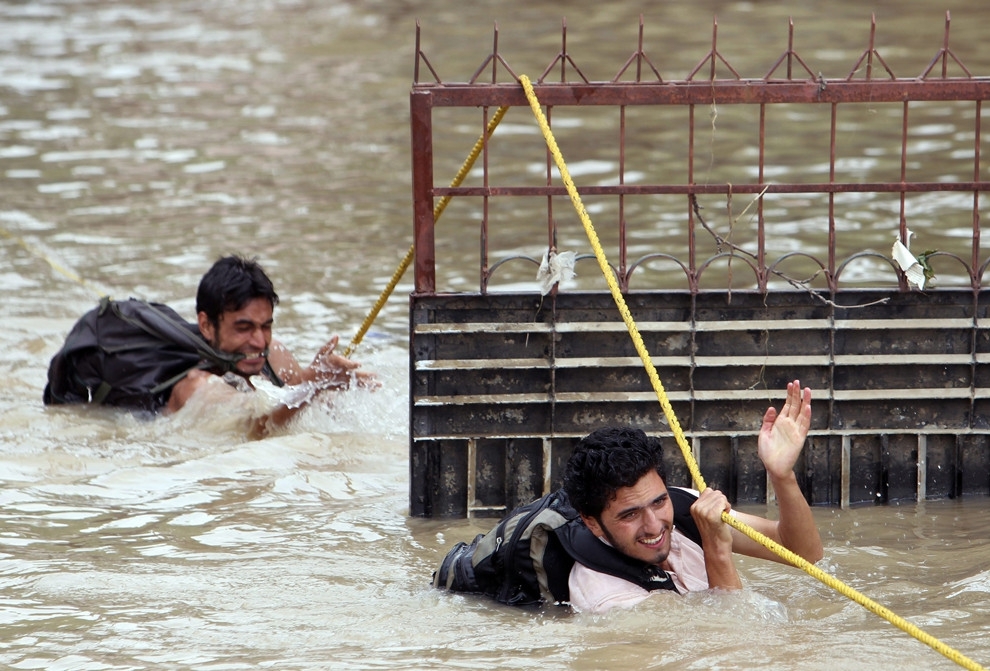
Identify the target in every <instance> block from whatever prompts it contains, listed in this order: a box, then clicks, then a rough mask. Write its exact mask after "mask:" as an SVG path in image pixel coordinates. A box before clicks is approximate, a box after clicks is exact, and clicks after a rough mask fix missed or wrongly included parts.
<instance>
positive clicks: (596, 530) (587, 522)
mask: <svg viewBox="0 0 990 671" xmlns="http://www.w3.org/2000/svg"><path fill="white" fill-rule="evenodd" d="M581 521H582V522H584V526H586V527H588V529H589V530H590V531H591V533H593V534H595V536H598V537H599V538H601V537H602V536H604V535H605V533H604V531H603V530H602V527H601V525H599V524H598V520H596V519H595V518H594V517H588V516H587V515H581Z"/></svg>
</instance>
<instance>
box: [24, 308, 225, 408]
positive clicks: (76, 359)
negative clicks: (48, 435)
mask: <svg viewBox="0 0 990 671" xmlns="http://www.w3.org/2000/svg"><path fill="white" fill-rule="evenodd" d="M239 359H240V356H239V355H236V354H227V353H224V352H218V351H216V350H214V349H213V348H212V347H210V346H209V344H207V342H206V341H205V340H204V339H203V336H202V335H200V332H199V328H198V327H197V326H196V325H195V324H192V323H190V322H187V321H186V320H184V319H183V318H182V317H180V316H179V314H178V313H177V312H175V310H173V309H172V308H170V307H168V306H167V305H163V304H161V303H149V302H147V301H142V300H139V299H136V298H131V299H128V300H126V301H115V300H111V299H110V298H108V297H103V298H101V299H100V304H99V306H98V307H96V308H94V309H92V310H90V311H89V312H87V313H86V314H85V315H83V316H82V317H81V318H80V319H79V321H77V322H76V324H75V326H73V327H72V330H71V331H69V335H68V336H66V339H65V344H64V345H63V346H62V349H60V350H59V351H58V352H57V353H56V354H55V356H54V357H52V360H51V363H50V364H49V366H48V383H47V384H46V385H45V391H44V396H43V400H44V403H45V405H57V404H63V403H97V404H100V403H102V404H105V405H111V406H117V407H123V408H129V409H132V410H144V411H150V412H157V411H158V410H160V409H161V408H162V407H164V406H165V405H166V404H167V403H168V398H169V396H170V395H171V393H172V387H173V386H174V385H175V384H176V383H177V382H178V381H179V380H181V379H182V378H183V377H185V376H186V374H187V373H188V372H189V371H190V370H192V369H193V368H197V367H200V368H209V369H210V370H218V371H220V372H221V373H224V372H227V371H231V370H233V369H234V367H235V366H236V365H237V361H238V360H239Z"/></svg>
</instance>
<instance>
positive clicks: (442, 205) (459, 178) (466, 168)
mask: <svg viewBox="0 0 990 671" xmlns="http://www.w3.org/2000/svg"><path fill="white" fill-rule="evenodd" d="M508 111H509V107H508V106H507V105H506V106H503V107H499V108H498V109H497V110H496V111H495V114H494V115H493V116H492V118H491V119H490V120H489V121H488V126H487V127H486V128H485V132H484V133H483V134H482V136H481V137H479V138H478V141H477V142H475V143H474V147H473V148H472V149H471V153H470V154H468V157H467V158H466V159H464V163H463V164H462V165H461V169H460V170H458V171H457V174H456V175H455V176H454V179H453V180H452V181H451V182H450V186H451V188H453V187H456V186H460V184H461V182H463V181H464V178H465V177H467V174H468V172H470V171H471V168H472V167H473V166H474V162H475V161H476V160H478V156H479V155H480V154H481V150H482V149H483V148H484V146H485V140H486V138H489V137H491V135H492V133H494V132H495V128H496V127H497V126H498V124H499V122H500V121H501V120H502V117H504V116H505V113H506V112H508ZM450 199H451V196H444V197H443V198H441V199H440V201H439V202H438V203H437V204H436V206H435V207H434V208H433V223H434V224H435V223H436V222H437V220H438V219H440V215H441V214H443V211H444V210H445V209H447V204H448V203H449V202H450ZM415 250H416V246H415V245H410V247H409V251H407V252H406V256H405V258H403V259H402V261H401V262H400V263H399V266H398V267H397V268H396V269H395V272H394V273H392V279H391V280H389V283H388V286H386V287H385V289H384V290H383V291H382V293H381V295H380V296H379V297H378V300H377V301H376V302H375V305H374V306H373V307H372V308H371V311H370V312H368V316H367V317H365V318H364V321H363V322H362V323H361V327H360V328H359V329H358V332H357V334H356V335H355V336H354V339H353V340H351V343H350V344H349V345H348V346H347V349H345V350H344V356H350V355H351V352H353V351H354V348H355V347H357V346H358V345H359V344H360V343H361V341H362V340H363V339H364V336H365V334H366V333H367V332H368V329H369V328H371V324H372V322H374V321H375V318H376V317H378V313H379V312H381V310H382V308H383V307H385V302H386V301H387V300H388V298H389V296H391V295H392V292H393V291H395V286H396V285H397V284H398V283H399V280H400V279H402V275H403V274H404V273H405V272H406V269H407V268H408V267H409V264H410V263H412V260H413V255H414V254H415Z"/></svg>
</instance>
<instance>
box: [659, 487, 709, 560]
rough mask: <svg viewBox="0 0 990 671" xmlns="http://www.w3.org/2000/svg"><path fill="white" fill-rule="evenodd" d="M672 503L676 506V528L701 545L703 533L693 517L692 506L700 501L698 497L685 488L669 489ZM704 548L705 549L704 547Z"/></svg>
mask: <svg viewBox="0 0 990 671" xmlns="http://www.w3.org/2000/svg"><path fill="white" fill-rule="evenodd" d="M667 493H668V494H670V502H671V503H673V504H674V527H676V528H677V530H678V531H680V532H681V533H682V534H684V535H685V536H687V537H688V538H690V539H691V540H692V541H694V542H695V543H697V544H698V545H702V543H701V532H700V531H698V525H697V524H695V523H694V518H693V517H691V506H692V505H694V502H695V501H697V500H698V495H697V494H695V493H694V492H692V491H691V490H689V489H684V488H683V487H669V488H668V489H667ZM702 547H704V546H703V545H702Z"/></svg>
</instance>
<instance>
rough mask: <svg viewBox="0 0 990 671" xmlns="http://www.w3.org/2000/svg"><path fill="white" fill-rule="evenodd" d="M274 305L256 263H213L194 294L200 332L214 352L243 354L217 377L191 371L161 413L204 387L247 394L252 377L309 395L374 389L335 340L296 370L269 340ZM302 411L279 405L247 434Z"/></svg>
mask: <svg viewBox="0 0 990 671" xmlns="http://www.w3.org/2000/svg"><path fill="white" fill-rule="evenodd" d="M276 305H278V294H276V293H275V288H274V286H273V285H272V281H271V280H270V279H269V278H268V275H266V274H265V272H264V270H263V269H262V268H261V266H260V265H259V264H258V262H257V261H256V260H248V259H244V258H241V257H239V256H225V257H223V258H221V259H219V260H218V261H217V262H216V263H214V264H213V267H211V268H210V269H209V271H207V273H206V274H205V275H204V276H203V278H202V280H200V283H199V289H198V291H197V292H196V319H197V323H198V325H199V331H200V333H201V334H202V336H203V338H205V339H206V341H207V342H208V343H210V345H211V346H212V347H213V348H214V349H216V350H218V351H221V352H227V353H231V354H243V355H244V358H243V359H241V360H240V361H238V363H237V367H236V369H235V370H234V371H233V372H231V373H226V374H225V375H222V376H220V375H217V374H216V373H213V372H210V371H206V370H200V369H194V370H192V371H190V372H189V374H188V375H186V377H184V378H183V379H182V380H180V381H179V382H178V383H177V384H176V385H175V387H174V388H173V389H172V393H171V395H170V396H169V400H168V405H167V406H166V412H167V413H173V412H176V411H178V410H179V409H180V408H182V407H183V406H184V405H185V404H186V403H187V402H188V401H189V399H190V398H191V397H192V396H193V394H195V393H196V392H197V391H199V390H200V389H203V388H204V387H206V386H207V385H217V389H222V390H223V391H221V392H219V393H221V394H223V395H230V396H232V395H235V394H237V393H238V392H239V391H251V390H253V389H254V384H253V383H252V381H251V378H252V376H255V375H262V376H264V377H266V378H268V380H269V381H271V382H272V383H273V384H275V385H277V386H282V385H302V384H309V385H310V386H311V387H312V390H313V391H314V392H318V391H323V390H327V389H346V388H348V387H349V386H350V385H351V384H352V383H356V384H357V385H359V386H370V387H374V386H377V382H376V380H375V377H374V375H371V374H369V373H364V372H359V371H357V370H356V369H357V368H358V366H359V364H358V363H356V362H354V361H351V360H350V359H347V358H345V357H343V356H341V355H339V354H336V353H335V352H334V350H335V349H336V347H337V336H333V337H332V338H331V339H330V340H329V341H328V342H327V343H326V344H325V345H324V346H323V347H322V348H321V349H320V351H319V352H317V354H316V356H315V357H314V358H313V362H312V363H311V364H310V365H309V366H307V367H305V368H303V367H302V366H300V364H299V362H298V361H297V360H296V358H295V357H294V356H293V355H292V352H290V351H289V350H288V349H287V348H286V347H285V346H284V345H282V343H280V342H278V341H277V340H274V339H273V338H272V324H273V322H274V318H273V314H274V311H275V306H276ZM218 383H219V384H218ZM224 383H225V384H224ZM301 407H302V405H293V406H292V407H289V406H288V405H285V404H280V405H279V406H278V407H276V408H275V409H274V410H273V411H271V412H270V413H269V414H268V415H266V416H264V417H262V418H259V419H258V420H257V421H256V423H255V426H254V427H253V429H252V433H255V434H258V435H261V434H264V433H265V432H267V430H268V429H269V428H271V427H274V426H281V425H283V424H285V422H287V421H288V420H289V419H291V418H292V417H293V416H294V415H295V414H296V413H297V412H298V411H299V410H300V408H301Z"/></svg>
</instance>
